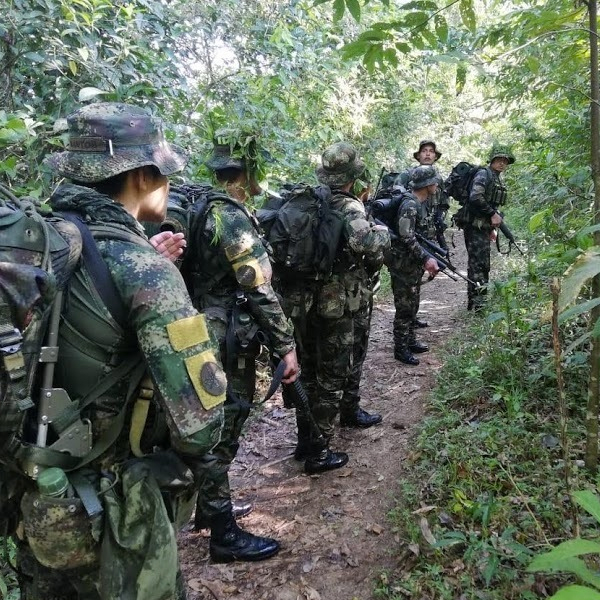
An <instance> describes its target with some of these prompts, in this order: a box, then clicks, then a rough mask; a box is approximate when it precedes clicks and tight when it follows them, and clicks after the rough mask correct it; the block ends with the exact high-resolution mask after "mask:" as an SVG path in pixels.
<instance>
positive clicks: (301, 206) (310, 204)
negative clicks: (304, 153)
mask: <svg viewBox="0 0 600 600" xmlns="http://www.w3.org/2000/svg"><path fill="white" fill-rule="evenodd" d="M331 198H332V194H331V190H330V189H329V187H327V186H326V185H319V186H317V187H312V186H310V185H306V184H303V183H300V184H297V185H293V186H288V188H287V189H284V190H283V191H282V198H281V199H276V200H275V199H271V201H269V202H268V203H267V204H266V205H265V206H264V207H263V208H261V209H259V210H258V211H257V214H256V216H257V218H258V221H259V223H260V225H261V227H262V229H263V231H264V235H265V238H266V240H267V241H268V242H269V244H270V246H271V248H272V257H273V262H274V267H275V269H276V270H277V272H278V275H280V276H283V277H285V276H286V275H288V276H290V277H291V276H296V277H297V276H300V277H305V278H307V279H315V280H317V279H323V278H325V277H327V276H328V275H330V274H331V272H332V269H333V265H334V262H335V260H336V257H337V255H338V249H339V245H340V241H341V239H342V230H343V226H344V216H343V214H342V213H341V212H340V211H338V210H335V209H333V208H332V207H331Z"/></svg>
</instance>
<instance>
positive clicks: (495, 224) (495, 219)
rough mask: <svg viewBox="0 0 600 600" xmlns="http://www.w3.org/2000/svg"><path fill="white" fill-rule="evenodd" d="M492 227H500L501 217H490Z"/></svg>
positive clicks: (495, 215)
mask: <svg viewBox="0 0 600 600" xmlns="http://www.w3.org/2000/svg"><path fill="white" fill-rule="evenodd" d="M491 220H492V227H500V225H502V217H501V216H500V215H499V214H498V213H494V214H493V215H492V219H491Z"/></svg>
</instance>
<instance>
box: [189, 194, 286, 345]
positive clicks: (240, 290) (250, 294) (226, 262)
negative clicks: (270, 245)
mask: <svg viewBox="0 0 600 600" xmlns="http://www.w3.org/2000/svg"><path fill="white" fill-rule="evenodd" d="M211 196H212V198H211ZM236 205H237V206H236ZM182 272H183V273H184V277H185V278H186V280H187V282H188V287H189V288H190V293H191V296H192V300H193V302H194V306H196V308H197V309H198V310H199V311H203V310H206V309H209V308H222V309H224V311H225V312H226V313H227V315H230V312H231V311H232V310H233V307H234V306H235V304H236V302H239V301H240V296H242V297H245V299H246V300H247V302H246V308H247V310H248V312H249V313H250V314H251V315H252V317H253V318H254V320H255V321H256V322H257V324H258V325H259V326H260V328H261V329H262V330H263V331H264V332H265V333H266V334H267V335H268V337H269V341H270V344H271V348H272V350H273V351H274V352H275V353H276V354H278V355H279V356H285V355H286V354H287V353H288V352H290V351H291V350H293V349H294V347H295V342H294V330H293V326H292V324H291V323H290V322H289V321H288V319H287V318H286V316H285V314H284V312H283V309H282V308H281V304H280V303H279V299H278V297H277V294H276V293H275V291H274V290H273V286H272V285H271V277H272V269H271V262H270V259H269V256H268V254H267V251H266V249H265V246H264V244H263V241H262V238H261V235H260V232H259V229H258V224H257V222H256V219H255V218H254V217H253V216H252V215H251V214H250V213H249V212H248V210H247V209H246V208H245V206H244V205H243V204H240V203H237V202H231V201H227V200H219V193H218V192H211V195H210V196H209V208H208V212H207V214H206V218H205V219H198V220H195V221H193V222H192V225H191V231H190V232H189V240H188V250H187V252H186V254H185V259H184V263H183V266H182ZM188 273H189V274H190V275H189V276H188Z"/></svg>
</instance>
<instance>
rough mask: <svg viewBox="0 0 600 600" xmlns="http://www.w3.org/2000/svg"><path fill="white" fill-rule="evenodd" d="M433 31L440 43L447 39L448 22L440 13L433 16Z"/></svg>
mask: <svg viewBox="0 0 600 600" xmlns="http://www.w3.org/2000/svg"><path fill="white" fill-rule="evenodd" d="M433 22H434V26H435V33H436V35H437V36H438V39H439V40H440V42H441V43H442V44H445V43H446V42H447V41H448V22H447V21H446V19H445V18H444V17H443V16H442V15H435V17H434V20H433Z"/></svg>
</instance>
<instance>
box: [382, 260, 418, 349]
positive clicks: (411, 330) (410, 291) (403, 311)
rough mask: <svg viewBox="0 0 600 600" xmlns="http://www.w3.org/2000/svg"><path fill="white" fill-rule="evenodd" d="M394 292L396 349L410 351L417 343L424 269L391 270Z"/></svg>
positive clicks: (412, 267)
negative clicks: (416, 332) (414, 343)
mask: <svg viewBox="0 0 600 600" xmlns="http://www.w3.org/2000/svg"><path fill="white" fill-rule="evenodd" d="M389 271H390V278H391V283H392V291H393V293H394V306H395V308H396V314H395V315H394V349H395V350H396V351H405V350H408V346H409V345H410V344H412V343H413V342H414V341H415V319H416V318H417V312H418V310H419V301H420V295H421V278H422V277H423V273H424V271H423V269H422V267H420V266H418V267H417V268H415V267H414V266H411V267H406V265H405V268H404V269H400V268H390V269H389Z"/></svg>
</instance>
